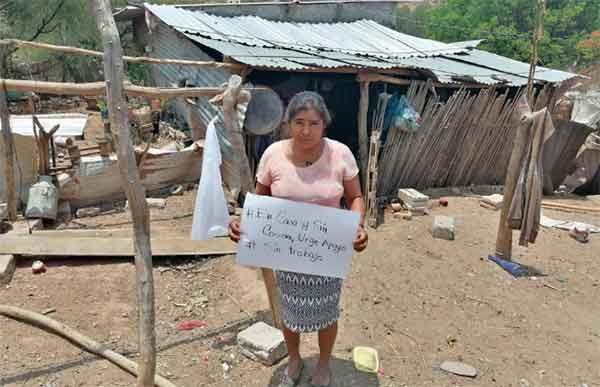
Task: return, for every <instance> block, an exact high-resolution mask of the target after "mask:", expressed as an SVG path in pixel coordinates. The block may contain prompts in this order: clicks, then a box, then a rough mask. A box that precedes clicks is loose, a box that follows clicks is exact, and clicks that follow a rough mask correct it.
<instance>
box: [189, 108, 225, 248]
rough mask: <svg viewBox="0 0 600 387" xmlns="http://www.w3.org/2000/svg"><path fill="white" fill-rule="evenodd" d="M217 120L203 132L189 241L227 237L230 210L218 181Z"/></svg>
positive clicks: (218, 148) (219, 159)
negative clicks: (203, 138)
mask: <svg viewBox="0 0 600 387" xmlns="http://www.w3.org/2000/svg"><path fill="white" fill-rule="evenodd" d="M216 119H217V118H216V117H215V118H213V119H212V121H210V123H209V124H208V128H207V129H206V138H205V140H204V152H203V155H202V175H200V183H199V184H198V193H197V195H196V204H195V208H194V220H193V223H192V232H191V239H192V240H197V241H201V240H206V239H209V238H212V237H215V236H222V235H226V234H227V227H228V224H229V211H227V202H226V200H225V193H224V192H223V185H222V179H221V170H220V166H221V160H222V159H221V148H220V146H219V139H218V138H217V132H216V129H215V121H216Z"/></svg>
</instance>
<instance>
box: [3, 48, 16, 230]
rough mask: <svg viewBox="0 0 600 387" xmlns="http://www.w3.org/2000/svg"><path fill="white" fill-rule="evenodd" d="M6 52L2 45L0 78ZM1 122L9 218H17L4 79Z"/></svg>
mask: <svg viewBox="0 0 600 387" xmlns="http://www.w3.org/2000/svg"><path fill="white" fill-rule="evenodd" d="M4 52H5V51H3V47H0V79H2V78H4ZM0 120H1V121H0V122H1V123H2V139H3V145H4V146H3V147H2V150H1V151H2V158H3V159H4V171H3V172H4V190H5V191H6V197H5V198H6V204H8V220H9V221H11V222H14V221H16V220H17V194H16V192H15V169H14V160H15V155H14V151H15V145H14V143H13V136H12V131H11V129H10V112H9V111H8V97H7V94H6V87H5V85H4V79H2V84H1V85H0Z"/></svg>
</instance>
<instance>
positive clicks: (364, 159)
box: [358, 81, 370, 192]
mask: <svg viewBox="0 0 600 387" xmlns="http://www.w3.org/2000/svg"><path fill="white" fill-rule="evenodd" d="M369 84H370V83H369V82H368V81H361V82H360V102H359V105H358V156H359V163H360V165H359V167H360V174H361V177H362V184H363V186H364V189H363V192H365V191H366V190H367V189H368V187H367V186H366V185H365V184H366V181H367V179H366V177H367V173H368V172H367V166H368V165H367V163H368V155H369V137H368V131H367V126H368V121H367V120H368V117H367V114H368V112H369Z"/></svg>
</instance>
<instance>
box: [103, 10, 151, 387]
mask: <svg viewBox="0 0 600 387" xmlns="http://www.w3.org/2000/svg"><path fill="white" fill-rule="evenodd" d="M94 6H95V7H94V8H95V12H96V21H97V24H98V29H99V30H100V32H101V34H102V42H103V45H104V76H105V79H106V92H107V99H108V111H109V115H110V124H111V128H112V131H113V134H114V136H115V138H116V141H117V144H118V146H117V156H118V160H119V161H118V162H119V170H120V174H121V181H122V184H123V188H124V190H125V194H126V195H127V199H128V200H129V209H130V211H131V217H132V220H133V230H134V248H135V268H136V283H137V301H138V318H139V328H138V335H139V351H140V361H139V365H138V378H137V386H138V387H149V386H153V385H154V375H155V370H156V333H155V330H154V279H153V275H152V251H151V248H150V215H149V212H148V207H147V206H146V192H145V189H144V187H143V186H142V184H141V180H140V175H139V171H138V169H137V165H136V162H135V156H134V151H133V146H132V144H131V138H130V136H129V122H128V117H127V103H126V102H125V91H124V87H123V58H122V57H123V52H122V48H121V40H120V38H119V32H118V30H117V26H116V24H115V20H114V18H113V15H112V8H111V4H110V0H94Z"/></svg>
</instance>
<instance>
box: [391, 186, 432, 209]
mask: <svg viewBox="0 0 600 387" xmlns="http://www.w3.org/2000/svg"><path fill="white" fill-rule="evenodd" d="M398 199H400V200H402V201H403V202H404V204H406V205H407V206H408V207H412V208H419V207H427V202H428V201H429V196H427V195H424V194H422V193H421V192H419V191H417V190H416V189H413V188H401V189H399V190H398Z"/></svg>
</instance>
